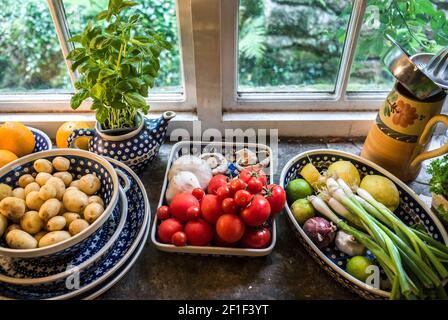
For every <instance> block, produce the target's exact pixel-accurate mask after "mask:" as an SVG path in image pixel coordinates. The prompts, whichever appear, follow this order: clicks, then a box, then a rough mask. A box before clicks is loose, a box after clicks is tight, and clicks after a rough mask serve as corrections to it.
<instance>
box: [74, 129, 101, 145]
mask: <svg viewBox="0 0 448 320" xmlns="http://www.w3.org/2000/svg"><path fill="white" fill-rule="evenodd" d="M94 136H95V129H87V128H82V129H75V130H73V132H72V134H71V135H70V136H69V137H68V139H67V145H68V147H69V148H76V146H75V141H76V139H78V138H80V137H94Z"/></svg>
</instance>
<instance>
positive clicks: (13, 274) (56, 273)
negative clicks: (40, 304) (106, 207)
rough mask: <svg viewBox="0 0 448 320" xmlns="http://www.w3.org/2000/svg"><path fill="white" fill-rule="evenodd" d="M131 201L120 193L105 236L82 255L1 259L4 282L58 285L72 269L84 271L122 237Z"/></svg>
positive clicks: (95, 239) (96, 238)
mask: <svg viewBox="0 0 448 320" xmlns="http://www.w3.org/2000/svg"><path fill="white" fill-rule="evenodd" d="M127 211H128V204H127V199H126V196H125V194H124V192H123V193H122V191H121V190H120V200H119V201H118V203H117V206H116V207H115V208H114V210H113V212H112V215H111V217H110V218H109V219H108V220H107V222H106V223H105V224H104V226H103V228H102V229H101V232H100V233H99V234H97V235H95V236H94V237H91V239H89V242H88V243H86V244H85V245H84V246H83V247H82V248H81V249H80V250H79V251H78V252H76V253H75V254H73V255H67V256H63V257H60V258H58V259H52V260H50V261H48V260H44V261H42V260H39V261H36V259H22V258H10V257H6V256H0V281H3V282H7V283H12V284H18V285H30V284H39V283H46V282H51V281H56V280H58V279H62V278H66V277H67V276H69V275H70V274H71V272H70V269H71V268H77V270H83V269H84V268H86V267H88V266H89V265H91V264H92V263H94V262H95V261H96V260H98V259H99V258H101V256H102V255H103V254H104V253H105V252H106V251H107V249H108V248H110V246H112V244H113V243H114V242H115V240H116V239H117V238H118V236H119V235H120V233H121V231H122V230H123V227H124V224H125V222H126V215H127Z"/></svg>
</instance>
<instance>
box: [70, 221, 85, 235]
mask: <svg viewBox="0 0 448 320" xmlns="http://www.w3.org/2000/svg"><path fill="white" fill-rule="evenodd" d="M88 227H89V223H88V222H87V221H86V220H84V219H76V220H73V221H72V222H71V223H70V224H69V225H68V232H69V233H70V234H71V235H72V236H74V235H77V234H78V233H80V232H82V231H84V230H85V229H87V228H88Z"/></svg>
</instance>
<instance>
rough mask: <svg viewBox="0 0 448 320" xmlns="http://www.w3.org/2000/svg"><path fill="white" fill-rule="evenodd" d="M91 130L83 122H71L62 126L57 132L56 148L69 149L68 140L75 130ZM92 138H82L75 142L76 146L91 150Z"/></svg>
mask: <svg viewBox="0 0 448 320" xmlns="http://www.w3.org/2000/svg"><path fill="white" fill-rule="evenodd" d="M83 128H90V126H89V125H88V124H87V123H85V122H83V121H78V122H75V121H69V122H65V123H64V124H62V125H61V126H60V127H59V129H58V131H57V132H56V146H57V147H58V148H68V147H69V146H68V144H67V139H68V137H70V135H71V134H72V132H73V130H75V129H83ZM89 140H90V137H80V138H78V139H76V140H75V146H76V147H77V148H79V149H83V150H88V149H89Z"/></svg>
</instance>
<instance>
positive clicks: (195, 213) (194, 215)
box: [187, 207, 201, 220]
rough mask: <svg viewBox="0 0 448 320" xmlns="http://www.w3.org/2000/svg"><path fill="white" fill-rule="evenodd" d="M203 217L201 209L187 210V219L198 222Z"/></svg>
mask: <svg viewBox="0 0 448 320" xmlns="http://www.w3.org/2000/svg"><path fill="white" fill-rule="evenodd" d="M200 217H201V209H200V208H199V207H190V208H188V209H187V219H188V220H196V219H199V218H200Z"/></svg>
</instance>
